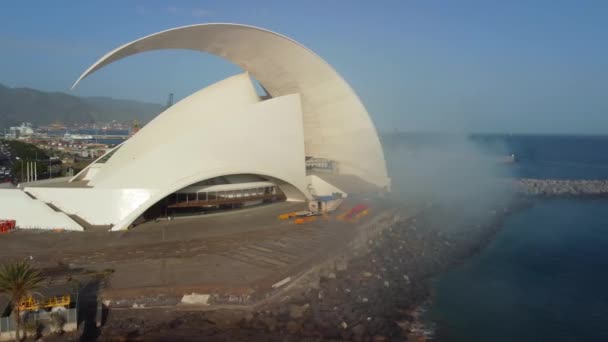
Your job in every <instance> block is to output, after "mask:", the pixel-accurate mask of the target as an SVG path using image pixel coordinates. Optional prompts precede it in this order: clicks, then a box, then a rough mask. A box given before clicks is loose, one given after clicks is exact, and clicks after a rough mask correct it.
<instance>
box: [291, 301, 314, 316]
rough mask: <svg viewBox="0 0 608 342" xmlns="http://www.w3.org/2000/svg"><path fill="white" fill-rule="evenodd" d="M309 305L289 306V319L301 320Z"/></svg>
mask: <svg viewBox="0 0 608 342" xmlns="http://www.w3.org/2000/svg"><path fill="white" fill-rule="evenodd" d="M309 306H310V305H309V304H304V305H290V306H289V317H291V318H292V319H299V318H302V316H303V315H304V312H305V311H306V310H308V307H309Z"/></svg>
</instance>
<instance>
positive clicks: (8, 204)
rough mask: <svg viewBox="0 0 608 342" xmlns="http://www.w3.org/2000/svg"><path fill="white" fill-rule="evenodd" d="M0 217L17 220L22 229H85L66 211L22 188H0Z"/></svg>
mask: <svg viewBox="0 0 608 342" xmlns="http://www.w3.org/2000/svg"><path fill="white" fill-rule="evenodd" d="M0 219H9V220H15V221H17V227H18V228H21V229H65V230H76V231H82V230H84V229H83V228H82V226H80V225H79V224H78V223H76V222H75V221H74V220H72V219H71V218H70V217H68V216H67V215H66V214H65V213H63V212H60V211H55V210H53V209H52V208H51V207H49V206H48V205H47V204H46V203H44V202H42V201H40V200H37V199H35V198H33V197H30V196H29V195H28V194H26V193H25V192H24V191H23V190H20V189H0Z"/></svg>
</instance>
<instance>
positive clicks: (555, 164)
mask: <svg viewBox="0 0 608 342" xmlns="http://www.w3.org/2000/svg"><path fill="white" fill-rule="evenodd" d="M497 139H498V140H500V143H501V144H502V145H503V147H504V148H506V149H507V150H510V152H512V153H515V154H516V155H517V157H518V159H519V160H518V163H516V164H514V165H512V166H511V167H512V170H511V174H512V175H514V176H516V177H535V178H561V179H608V138H606V137H571V136H565V137H559V136H523V137H522V136H520V137H510V136H509V137H496V136H494V137H490V138H488V137H483V138H477V142H478V143H480V144H495V143H496V140H497ZM428 316H429V318H430V319H431V320H432V321H434V322H436V323H437V325H438V327H439V328H438V336H437V337H438V338H439V340H441V341H608V200H607V199H580V198H579V199H544V200H538V201H537V202H536V203H535V204H534V205H532V206H531V207H530V208H527V209H525V210H523V211H520V212H518V213H516V214H514V215H512V216H511V217H509V218H508V219H507V220H506V222H505V224H504V227H503V229H502V230H501V232H500V233H499V234H497V236H496V237H495V239H494V240H493V241H492V242H491V243H490V244H489V245H488V246H487V247H486V248H484V249H483V250H482V251H481V253H480V254H478V255H476V256H474V257H472V258H471V259H469V260H468V261H466V262H465V263H464V264H462V265H460V266H458V267H457V268H455V269H453V270H450V271H448V272H447V273H445V274H443V275H441V276H439V277H438V278H437V279H436V280H435V283H434V298H433V304H432V307H431V310H430V313H429V315H428Z"/></svg>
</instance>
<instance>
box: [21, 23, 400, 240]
mask: <svg viewBox="0 0 608 342" xmlns="http://www.w3.org/2000/svg"><path fill="white" fill-rule="evenodd" d="M158 49H191V50H199V51H202V52H208V53H211V54H214V55H217V56H220V57H223V58H226V59H228V60H230V61H232V62H234V63H235V64H238V65H239V66H241V67H242V68H243V69H244V70H245V72H244V73H242V74H239V75H236V76H232V77H229V78H227V79H225V80H223V81H220V82H218V83H216V84H214V85H211V86H209V87H206V88H204V89H202V90H199V91H198V92H196V93H194V94H192V95H190V96H188V97H186V98H185V99H183V100H181V101H179V102H178V103H176V104H175V105H173V106H172V107H170V108H168V109H167V110H165V111H164V112H163V113H161V114H159V115H158V116H157V117H156V118H155V119H154V120H152V121H151V122H150V123H148V124H147V125H146V126H145V127H143V128H142V129H141V130H140V131H139V132H138V133H137V134H136V135H134V136H133V137H132V138H130V139H129V140H127V141H126V142H125V143H123V144H122V145H119V146H118V147H117V148H115V149H114V150H113V151H110V152H109V154H108V155H107V156H105V157H103V158H101V159H100V160H98V161H96V162H94V163H92V164H91V165H90V166H89V167H87V168H86V169H85V170H83V171H82V172H81V173H79V174H78V175H76V176H75V177H74V178H72V179H71V180H70V182H69V184H68V185H67V186H61V187H59V186H55V187H53V186H52V185H49V186H39V187H37V186H31V187H27V188H25V191H27V192H29V193H31V194H32V195H34V196H35V197H36V198H38V199H40V200H42V201H44V202H47V203H50V204H52V205H54V207H57V208H59V209H60V210H61V211H63V212H64V213H66V214H69V215H75V216H78V217H79V218H81V219H83V220H85V221H86V222H88V223H89V224H92V225H111V226H112V230H121V229H126V228H128V227H129V226H130V225H131V224H132V223H133V222H134V220H136V219H137V218H138V217H139V216H140V215H142V214H143V213H144V212H145V211H146V210H148V209H149V208H151V207H152V206H153V205H155V204H156V203H159V201H161V200H163V199H165V198H167V196H169V195H171V194H173V193H176V192H179V191H180V189H186V188H196V187H197V184H202V183H201V182H203V181H206V180H210V179H215V178H218V177H224V176H233V177H237V178H238V176H239V175H255V176H258V177H260V180H263V181H269V182H272V183H273V184H276V185H277V186H278V187H279V188H280V189H281V191H282V193H283V194H285V196H286V198H287V200H296V201H297V200H300V201H304V200H307V199H310V198H312V196H313V195H321V194H323V192H328V193H329V194H331V193H333V192H335V191H340V189H338V188H336V187H335V185H334V186H332V185H331V184H329V183H328V182H326V181H323V180H321V179H319V178H318V177H316V176H314V175H307V174H306V167H307V165H306V163H305V160H306V157H314V158H322V159H324V160H330V161H332V163H335V164H336V165H338V170H339V171H337V172H339V174H341V175H347V176H351V177H356V178H357V179H361V180H363V181H364V182H367V183H371V184H374V185H375V186H376V187H378V188H384V189H387V188H388V187H389V186H390V184H389V183H390V181H389V178H388V176H387V173H386V166H385V161H384V156H383V152H382V148H381V145H380V142H379V139H378V136H377V133H376V130H375V128H374V126H373V124H372V122H371V120H370V118H369V116H368V114H367V111H366V110H365V108H364V106H363V104H362V103H361V101H360V100H359V98H358V97H357V95H356V94H355V93H354V92H353V90H352V89H351V87H350V86H349V85H348V84H347V83H346V82H345V81H344V80H343V79H342V78H341V77H340V76H339V75H338V74H337V73H336V71H335V70H333V69H332V68H331V67H330V66H329V65H328V64H327V63H326V62H325V61H323V60H322V59H321V58H320V57H319V56H317V55H316V54H314V53H313V52H311V51H310V50H308V49H306V48H305V47H303V46H302V45H300V44H298V43H296V42H294V41H293V40H291V39H289V38H286V37H284V36H282V35H279V34H276V33H273V32H270V31H267V30H263V29H260V28H255V27H251V26H243V25H235V24H204V25H194V26H186V27H181V28H176V29H172V30H168V31H163V32H160V33H157V34H153V35H150V36H148V37H144V38H142V39H139V40H136V41H134V42H131V43H128V44H125V45H123V46H122V47H119V48H118V49H116V50H114V51H112V52H110V53H109V54H107V55H106V56H104V57H103V58H101V59H100V60H99V61H97V62H96V63H95V64H94V65H93V66H91V67H90V68H89V69H88V70H87V71H86V72H85V73H84V74H83V75H82V76H81V77H80V78H79V79H78V81H76V83H75V84H74V85H76V84H77V83H78V82H79V81H81V80H82V79H83V78H85V77H87V76H88V75H90V74H92V73H93V72H95V71H97V70H99V69H100V68H102V67H104V66H106V65H108V64H110V63H112V62H114V61H117V60H119V59H122V58H124V57H127V56H130V55H133V54H136V53H139V52H144V51H151V50H158ZM250 75H252V76H254V77H255V78H256V79H257V80H258V82H260V84H261V85H262V86H263V88H264V89H265V90H266V91H267V92H268V93H269V95H270V96H271V97H270V98H269V99H263V98H261V97H260V96H259V95H258V94H257V92H256V90H255V86H254V84H253V82H252V80H251V78H250ZM332 165H333V164H332ZM258 183H259V182H258ZM250 184H251V183H250ZM264 184H265V183H264ZM232 188H234V185H232Z"/></svg>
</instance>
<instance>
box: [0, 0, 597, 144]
mask: <svg viewBox="0 0 608 342" xmlns="http://www.w3.org/2000/svg"><path fill="white" fill-rule="evenodd" d="M607 18H608V1H582V0H581V1H574V0H572V1H560V0H553V1H544V0H536V1H492V0H487V1H467V0H462V1H434V0H421V1H406V0H402V1H389V0H386V1H346V0H327V1H264V0H258V1H153V0H151V1H141V0H140V1H136V0H132V1H131V0H122V1H112V0H104V1H75V0H74V1H63V0H55V1H42V0H40V1H29V0H21V1H6V2H2V3H1V4H0V83H2V84H4V85H7V86H11V87H30V88H36V89H41V90H46V91H61V92H68V93H72V94H74V95H79V96H110V97H115V98H126V99H135V100H141V101H147V102H155V103H165V101H166V99H167V96H168V94H169V93H174V94H175V98H176V99H180V98H183V97H185V96H188V95H189V94H191V93H193V92H195V91H196V90H198V89H201V88H202V87H204V86H206V85H209V84H212V83H215V82H217V81H219V80H221V79H223V78H226V77H228V76H231V75H234V74H236V73H239V72H240V69H239V68H238V67H237V66H235V65H233V64H231V63H229V62H227V61H224V60H222V59H220V58H218V57H215V56H210V55H206V54H202V53H200V52H193V51H181V50H179V51H178V50H176V51H159V52H147V53H144V54H139V55H136V56H132V57H129V58H126V59H124V60H121V61H119V62H116V63H114V64H112V65H110V66H108V67H106V68H104V69H102V70H100V71H98V72H97V73H96V74H94V75H93V76H91V77H89V78H87V79H85V80H84V81H83V82H81V83H80V84H79V85H78V87H77V88H76V89H74V90H73V91H72V90H70V86H71V85H72V83H73V82H74V81H75V80H76V79H77V78H78V76H79V75H80V74H81V73H82V72H83V71H84V70H86V69H87V68H88V67H89V66H90V65H91V64H93V63H94V62H95V61H96V60H97V59H98V58H100V57H101V56H103V55H104V54H106V53H107V52H109V51H111V50H112V49H114V48H116V47H118V46H120V45H122V44H124V43H127V42H129V41H132V40H135V39H137V38H140V37H143V36H145V35H149V34H152V33H155V32H158V31H162V30H165V29H169V28H174V27H178V26H183V25H190V24H196V23H210V22H231V23H241V24H248V25H254V26H259V27H263V28H266V29H269V30H272V31H275V32H279V33H281V34H283V35H286V36H289V37H291V38H293V39H295V40H297V41H299V42H300V43H302V44H303V45H305V46H307V47H308V48H310V49H311V50H313V51H315V52H316V53H317V54H319V55H320V56H321V57H323V58H324V59H326V60H327V61H328V62H329V63H330V64H331V65H332V66H333V67H334V68H335V69H336V70H337V71H338V72H339V73H340V74H341V75H342V76H343V77H344V78H345V79H346V81H347V82H349V83H350V84H351V85H352V87H353V88H354V89H355V91H356V92H357V94H358V95H359V97H360V98H361V100H362V101H363V103H364V104H365V105H366V107H367V109H368V111H369V112H370V115H371V117H372V119H373V121H374V123H375V125H376V127H377V128H378V129H379V130H380V131H384V132H391V131H395V130H399V131H456V132H486V133H495V132H496V133H544V134H552V133H570V134H608V94H607V92H608V44H607V42H608V19H607Z"/></svg>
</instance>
